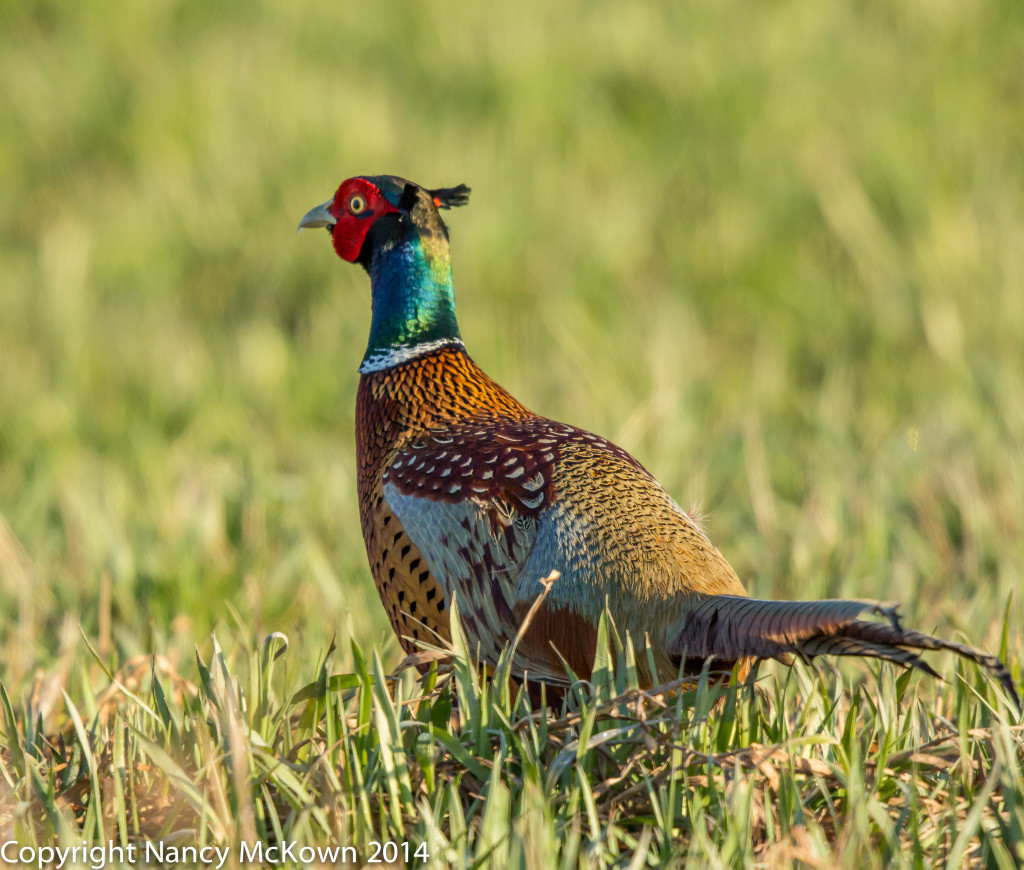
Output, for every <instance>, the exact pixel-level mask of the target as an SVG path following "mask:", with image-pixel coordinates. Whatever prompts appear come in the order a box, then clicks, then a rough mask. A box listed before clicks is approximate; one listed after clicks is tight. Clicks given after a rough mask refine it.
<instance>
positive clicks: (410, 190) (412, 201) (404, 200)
mask: <svg viewBox="0 0 1024 870" xmlns="http://www.w3.org/2000/svg"><path fill="white" fill-rule="evenodd" d="M418 193H419V187H417V186H416V185H415V184H406V185H405V190H403V191H402V195H401V196H400V197H399V199H398V207H399V208H400V209H402V211H412V210H413V209H414V208H415V207H416V200H417V199H418V198H419V197H418Z"/></svg>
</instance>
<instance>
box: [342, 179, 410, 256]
mask: <svg viewBox="0 0 1024 870" xmlns="http://www.w3.org/2000/svg"><path fill="white" fill-rule="evenodd" d="M398 212H399V209H397V208H396V207H395V206H393V205H392V204H391V203H390V202H389V201H388V200H387V198H386V197H385V196H384V194H383V193H381V192H380V189H379V188H377V187H376V186H375V185H373V184H371V183H370V182H369V181H367V180H366V179H365V178H350V179H349V180H348V181H345V182H342V185H341V187H339V188H338V192H337V193H336V194H335V195H334V203H333V204H332V205H331V214H332V215H333V216H334V217H335V218H336V219H337V221H338V222H337V223H336V224H335V226H334V229H333V230H332V232H331V238H332V240H333V242H334V250H335V251H336V252H337V254H338V256H339V257H341V259H343V260H347V261H348V262H350V263H354V262H355V261H356V260H357V259H358V258H359V252H360V251H361V250H362V249H363V242H364V241H365V240H366V234H367V233H368V232H369V231H370V227H371V226H372V225H373V224H374V222H375V221H376V220H377V219H378V218H380V217H381V216H382V215H386V214H397V213H398Z"/></svg>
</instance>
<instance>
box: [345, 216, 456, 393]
mask: <svg viewBox="0 0 1024 870" xmlns="http://www.w3.org/2000/svg"><path fill="white" fill-rule="evenodd" d="M367 271H368V272H369V274H370V284H371V287H372V291H373V317H372V321H371V324H370V340H369V343H368V345H367V348H366V354H365V355H364V356H363V362H362V365H361V366H360V367H359V370H360V371H361V372H364V373H365V372H371V371H379V370H381V369H385V368H390V367H391V366H393V365H398V364H399V363H401V362H404V361H405V360H408V359H412V358H414V357H416V356H419V355H421V354H423V353H426V352H428V351H430V350H432V349H434V348H437V347H443V346H445V345H457V346H461V345H462V339H461V337H460V336H459V324H458V323H457V321H456V319H455V290H454V288H453V286H452V266H451V259H450V257H449V253H448V243H447V240H443V239H440V238H437V237H436V236H433V237H432V236H427V237H426V238H424V237H423V236H420V235H418V234H415V233H413V234H410V235H409V236H407V237H406V238H405V239H403V240H402V241H400V242H398V243H396V244H393V245H390V246H386V247H385V246H382V247H381V248H379V249H378V250H377V251H375V252H374V255H373V259H372V260H371V262H370V265H369V267H368V268H367Z"/></svg>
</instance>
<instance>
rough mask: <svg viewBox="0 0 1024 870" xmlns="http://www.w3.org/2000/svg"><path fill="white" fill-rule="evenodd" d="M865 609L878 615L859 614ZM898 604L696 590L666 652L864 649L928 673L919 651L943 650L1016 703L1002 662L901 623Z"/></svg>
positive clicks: (780, 653)
mask: <svg viewBox="0 0 1024 870" xmlns="http://www.w3.org/2000/svg"><path fill="white" fill-rule="evenodd" d="M867 611H871V612H873V613H874V614H876V615H878V616H881V617H883V621H878V622H872V621H869V620H865V619H861V618H860V617H861V615H862V614H864V613H865V612H867ZM896 611H897V605H896V604H893V603H883V602H880V601H865V600H852V599H849V600H832V601H762V600H758V599H756V598H741V597H738V596H732V595H708V596H702V598H701V599H699V600H697V601H695V602H694V604H693V608H692V609H691V610H690V612H689V613H688V615H687V617H686V619H685V621H684V623H683V625H682V626H681V627H680V630H679V633H678V635H677V637H676V640H675V642H674V644H673V645H672V650H673V652H675V653H677V654H680V655H682V654H685V655H687V656H694V657H700V658H706V657H708V656H716V657H718V658H722V659H726V660H730V661H734V660H736V659H741V658H746V657H753V658H773V659H779V660H781V661H787V660H788V659H789V658H790V657H792V656H794V655H796V656H800V657H801V658H803V659H811V658H814V656H819V655H834V656H867V657H871V658H878V659H883V660H885V661H889V662H894V663H896V664H898V665H902V666H904V667H909V668H917V669H918V670H920V671H924V672H925V673H927V674H930V675H931V676H933V677H938V676H939V675H938V674H937V673H936V671H935V669H934V668H932V667H931V665H929V664H928V663H927V662H925V661H924V660H923V659H922V658H921V657H920V656H919V655H918V652H920V651H926V650H947V651H949V652H954V653H956V654H957V655H960V656H963V657H964V658H966V659H969V660H970V661H972V662H976V663H977V664H979V665H981V666H982V667H983V668H986V669H987V670H988V671H990V672H991V673H992V675H993V676H994V677H995V678H996V679H997V680H998V681H999V683H1000V685H1002V687H1003V689H1004V690H1005V692H1006V694H1007V695H1008V696H1009V697H1010V698H1011V699H1012V700H1013V702H1014V704H1016V706H1017V708H1018V709H1021V702H1020V698H1019V696H1018V694H1017V688H1016V686H1015V685H1014V683H1013V678H1012V677H1011V675H1010V672H1009V671H1007V669H1006V666H1005V665H1004V664H1003V663H1002V662H1001V661H1000V660H999V659H998V658H997V657H996V656H993V655H990V654H988V653H986V652H983V651H982V650H979V649H975V648H974V647H970V646H967V645H966V644H962V643H957V642H956V641H951V640H943V639H942V638H938V637H934V636H932V635H930V634H924V633H923V632H920V631H913V630H912V629H906V628H903V627H902V626H901V625H900V621H899V616H898V615H897V612H896Z"/></svg>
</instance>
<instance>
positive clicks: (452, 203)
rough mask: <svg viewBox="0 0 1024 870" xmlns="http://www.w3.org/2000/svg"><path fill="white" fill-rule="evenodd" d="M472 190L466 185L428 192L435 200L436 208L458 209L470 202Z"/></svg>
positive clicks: (440, 188)
mask: <svg viewBox="0 0 1024 870" xmlns="http://www.w3.org/2000/svg"><path fill="white" fill-rule="evenodd" d="M469 191H470V188H469V187H467V186H466V185H465V184H460V185H459V186H458V187H439V188H438V189H437V190H428V191H427V193H429V194H430V195H431V196H432V197H433V198H434V206H435V207H437V208H457V207H458V206H460V205H465V204H466V203H468V202H469Z"/></svg>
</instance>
